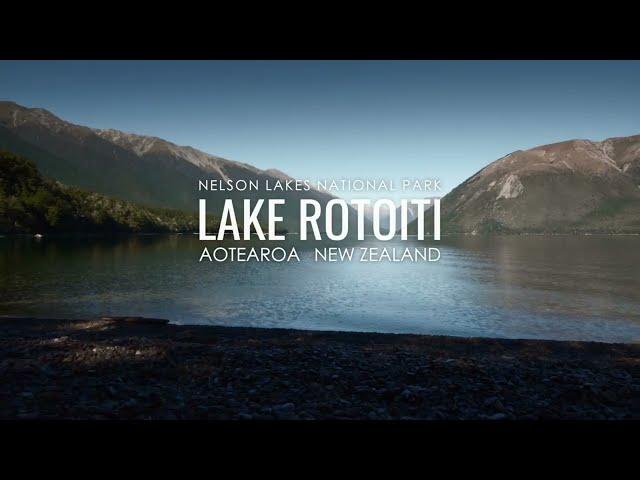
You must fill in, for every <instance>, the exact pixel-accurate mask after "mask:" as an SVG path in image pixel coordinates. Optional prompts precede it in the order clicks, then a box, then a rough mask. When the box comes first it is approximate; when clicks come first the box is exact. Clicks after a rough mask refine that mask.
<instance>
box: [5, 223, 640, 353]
mask: <svg viewBox="0 0 640 480" xmlns="http://www.w3.org/2000/svg"><path fill="white" fill-rule="evenodd" d="M219 245H220V243H218V242H201V241H199V240H198V238H197V236H194V235H148V236H144V235H142V236H123V237H117V238H99V237H83V238H53V237H44V238H41V239H36V238H31V237H3V238H0V314H3V315H21V316H26V315H31V316H42V317H45V316H46V317H69V318H80V317H90V316H98V315H141V316H150V317H161V318H168V319H170V320H171V321H173V322H175V323H180V324H217V325H234V326H235V325H237V326H252V327H278V328H301V329H314V330H351V331H375V332H396V333H399V332H403V333H405V332H406V333H427V334H442V335H461V336H483V337H506V338H544V339H563V340H565V339H569V340H596V341H605V342H638V341H640V237H639V236H604V235H603V236H598V235H592V236H496V237H481V236H459V237H443V239H442V240H441V241H439V242H434V241H432V240H428V241H425V242H418V241H417V240H416V239H410V240H408V241H405V242H402V241H400V240H392V241H390V242H379V241H377V240H376V239H375V238H373V237H371V238H368V239H367V240H365V241H363V242H351V243H350V242H340V244H339V246H342V247H344V246H356V247H360V246H369V247H371V246H378V247H400V248H404V247H412V248H413V247H438V248H439V249H440V252H441V258H440V260H439V261H438V262H432V263H427V262H400V263H395V262H379V263H361V262H357V261H352V262H338V263H323V262H319V263H316V262H314V261H313V258H314V252H313V248H314V247H317V246H319V244H318V243H312V242H300V241H299V240H298V239H297V237H296V236H294V235H289V236H287V240H286V241H284V242H273V243H269V242H260V243H258V242H253V243H252V242H237V243H236V244H231V243H226V244H225V245H227V246H231V245H236V246H237V245H243V246H251V245H254V246H266V245H269V246H272V247H273V246H283V247H285V248H288V247H290V246H292V245H295V246H296V248H297V251H298V254H299V255H300V259H301V261H300V262H299V263H298V262H295V261H293V262H290V263H273V262H270V263H265V262H255V261H251V262H244V263H241V262H222V263H217V262H208V261H205V262H201V263H199V262H198V259H199V257H200V254H201V252H202V249H203V248H204V247H205V246H207V247H209V248H211V247H215V246H219ZM326 245H330V244H326ZM333 246H335V244H334V245H333Z"/></svg>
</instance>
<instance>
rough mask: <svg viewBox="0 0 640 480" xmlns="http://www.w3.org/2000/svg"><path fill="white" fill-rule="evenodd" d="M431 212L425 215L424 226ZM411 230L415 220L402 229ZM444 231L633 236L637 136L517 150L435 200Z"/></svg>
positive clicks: (638, 224) (639, 179)
mask: <svg viewBox="0 0 640 480" xmlns="http://www.w3.org/2000/svg"><path fill="white" fill-rule="evenodd" d="M432 223H433V222H432V215H431V212H430V211H429V212H427V214H426V215H425V225H427V231H431V230H430V228H431V226H432ZM409 227H410V228H409V230H410V232H412V233H415V232H416V222H414V223H412V224H411V225H410V226H409ZM441 227H442V231H443V232H444V233H487V232H505V233H518V232H530V233H554V232H557V233H569V232H592V233H598V232H602V233H640V135H635V136H631V137H617V138H609V139H607V140H604V141H602V142H594V141H590V140H570V141H566V142H560V143H554V144H550V145H543V146H540V147H536V148H532V149H530V150H524V151H522V150H518V151H516V152H513V153H511V154H509V155H507V156H505V157H502V158H500V159H498V160H496V161H495V162H493V163H491V164H489V165H487V166H486V167H485V168H483V169H482V170H480V171H479V172H478V173H476V174H475V175H473V176H472V177H471V178H469V179H467V180H466V181H464V182H463V183H462V184H460V185H459V186H458V187H456V188H455V189H454V190H452V191H451V192H450V193H448V194H447V195H445V196H444V197H443V198H442V202H441Z"/></svg>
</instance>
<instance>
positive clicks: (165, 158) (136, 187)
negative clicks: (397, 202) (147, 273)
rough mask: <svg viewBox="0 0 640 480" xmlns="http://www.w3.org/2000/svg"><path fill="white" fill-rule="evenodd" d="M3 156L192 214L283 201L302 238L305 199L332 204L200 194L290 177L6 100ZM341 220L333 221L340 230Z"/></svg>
mask: <svg viewBox="0 0 640 480" xmlns="http://www.w3.org/2000/svg"><path fill="white" fill-rule="evenodd" d="M0 149H3V150H7V151H11V152H14V153H16V154H20V155H23V156H25V157H28V158H30V159H32V160H33V161H34V162H35V163H36V165H37V167H38V169H39V170H40V171H41V172H42V173H43V174H44V175H45V176H48V177H51V178H54V179H56V180H59V181H61V182H63V183H65V184H67V185H72V186H77V187H81V188H84V189H88V190H91V191H95V192H98V193H101V194H105V195H110V196H113V197H117V198H122V199H125V200H130V201H133V202H136V203H139V204H142V205H150V206H156V207H165V208H176V209H181V210H187V211H195V210H196V209H197V207H198V202H197V199H198V198H200V197H201V196H202V197H203V198H207V199H208V207H209V208H211V209H212V210H216V213H218V212H219V211H220V210H219V209H220V208H221V207H222V203H223V201H224V200H225V199H226V198H232V199H233V200H234V202H235V203H236V211H237V212H238V214H241V213H242V207H241V202H240V200H241V199H244V198H284V199H285V200H287V203H286V205H285V206H283V208H282V213H283V216H284V217H285V218H284V222H283V228H284V229H287V230H288V231H290V232H297V231H298V218H299V201H298V200H299V199H300V198H313V199H315V200H318V201H319V202H320V203H321V204H325V203H326V202H328V201H329V200H331V199H332V198H334V197H333V196H332V195H330V194H328V193H325V192H320V191H317V190H311V191H309V192H267V191H264V190H261V191H258V192H210V191H209V192H206V193H204V194H200V193H199V192H198V191H197V185H198V180H200V179H219V180H226V179H233V180H239V179H244V180H246V181H252V180H257V181H259V183H260V185H264V183H265V180H269V181H270V183H272V184H273V183H275V181H276V180H278V179H280V180H282V179H283V178H284V177H287V178H291V177H288V176H287V175H286V174H284V173H283V172H280V171H278V170H274V169H270V170H260V169H259V168H256V167H254V166H251V165H248V164H246V163H242V162H236V161H233V160H228V159H225V158H222V157H218V156H215V155H211V154H208V153H206V152H202V151H200V150H197V149H195V148H193V147H189V146H179V145H176V144H174V143H172V142H169V141H167V140H164V139H161V138H158V137H152V136H145V135H138V134H133V133H126V132H121V131H119V130H113V129H93V128H89V127H85V126H82V125H76V124H73V123H70V122H67V121H65V120H62V119H61V118H59V117H57V116H55V115H54V114H52V113H51V112H49V111H47V110H44V109H41V108H27V107H23V106H21V105H18V104H17V103H14V102H8V101H2V102H0ZM261 220H265V218H264V217H261ZM338 220H339V219H338V218H336V219H335V220H334V222H336V223H335V224H336V225H337V222H338ZM321 221H324V217H322V218H321ZM349 221H350V225H353V226H354V229H353V230H355V225H356V219H355V211H352V210H350V219H349ZM350 231H352V229H351V228H350Z"/></svg>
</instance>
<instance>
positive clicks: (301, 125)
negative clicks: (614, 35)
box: [0, 61, 640, 197]
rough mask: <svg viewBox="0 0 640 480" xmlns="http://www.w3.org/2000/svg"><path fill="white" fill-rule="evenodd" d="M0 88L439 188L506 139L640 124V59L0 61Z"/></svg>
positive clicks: (10, 94) (186, 134) (150, 130)
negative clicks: (435, 182)
mask: <svg viewBox="0 0 640 480" xmlns="http://www.w3.org/2000/svg"><path fill="white" fill-rule="evenodd" d="M0 99H3V100H12V101H15V102H18V103H20V104H22V105H25V106H28V107H42V108H46V109H47V110H50V111H52V112H53V113H55V114H56V115H58V116H60V117H62V118H63V119H65V120H68V121H71V122H74V123H79V124H83V125H88V126H91V127H98V128H116V129H119V130H124V131H128V132H135V133H140V134H146V135H155V136H158V137H162V138H165V139H167V140H170V141H172V142H175V143H177V144H180V145H191V146H193V147H196V148H199V149H201V150H204V151H206V152H209V153H212V154H215V155H220V156H223V157H226V158H230V159H233V160H239V161H242V162H246V163H249V164H252V165H255V166H257V167H259V168H278V169H280V170H282V171H284V172H286V173H288V174H290V175H292V176H294V177H296V178H301V179H302V178H308V179H316V178H331V177H333V178H344V177H351V178H396V179H400V178H405V177H406V178H425V177H428V178H440V179H441V180H442V183H443V187H444V191H445V192H446V191H448V190H450V189H451V188H453V187H455V186H456V185H457V184H459V183H460V182H462V181H463V180H464V179H466V178H468V177H469V176H470V175H472V174H474V173H475V172H476V171H478V170H479V169H481V168H482V167H483V166H485V165H486V164H488V163H490V162H491V161H493V160H495V159H497V158H499V157H502V156H503V155H505V154H507V153H510V152H512V151H514V150H518V149H527V148H531V147H534V146H536V145H541V144H545V143H552V142H556V141H561V140H567V139H572V138H588V139H593V140H602V139H604V138H607V137H611V136H626V135H633V134H640V62H614V61H593V62H565V61H551V62H538V61H536V62H512V61H501V62H442V61H424V62H415V61H367V62H359V61H354V62H351V61H336V62H326V61H310V62H300V61H282V62H272V61H255V62H251V61H237V62H227V61H225V62H222V61H220V62H134V61H126V62H104V61H101V62H79V61H74V62H52V61H46V62H45V61H23V62H14V61H0ZM345 196H347V197H349V195H345Z"/></svg>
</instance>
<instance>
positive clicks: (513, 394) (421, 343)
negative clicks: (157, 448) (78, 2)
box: [0, 317, 640, 420]
mask: <svg viewBox="0 0 640 480" xmlns="http://www.w3.org/2000/svg"><path fill="white" fill-rule="evenodd" d="M0 339H1V340H0V399H1V401H0V419H4V420H8V419H107V420H108V419H210V420H228V419H236V420H250V419H252V420H282V419H284V420H312V419H333V420H339V419H344V420H348V419H357V420H397V419H404V420H408V419H426V420H459V419H462V420H467V419H469V420H514V419H515V420H533V419H640V402H639V401H638V399H639V398H640V345H637V344H607V343H597V342H566V341H553V340H510V339H490V338H464V337H444V336H428V335H415V334H385V333H361V332H327V331H303V330H288V329H263V328H246V327H218V326H197V325H193V326H192V325H175V324H169V323H167V321H166V320H153V319H144V318H140V317H128V318H123V317H114V318H111V319H106V318H105V319H87V320H64V319H29V318H15V317H5V318H0Z"/></svg>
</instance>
